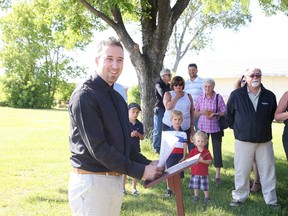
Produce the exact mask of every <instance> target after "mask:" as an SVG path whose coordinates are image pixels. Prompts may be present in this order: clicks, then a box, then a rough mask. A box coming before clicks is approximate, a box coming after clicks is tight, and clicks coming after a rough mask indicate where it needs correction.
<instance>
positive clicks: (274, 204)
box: [268, 203, 278, 209]
mask: <svg viewBox="0 0 288 216" xmlns="http://www.w3.org/2000/svg"><path fill="white" fill-rule="evenodd" d="M268 206H269V207H270V208H272V209H277V208H278V205H277V203H273V204H268Z"/></svg>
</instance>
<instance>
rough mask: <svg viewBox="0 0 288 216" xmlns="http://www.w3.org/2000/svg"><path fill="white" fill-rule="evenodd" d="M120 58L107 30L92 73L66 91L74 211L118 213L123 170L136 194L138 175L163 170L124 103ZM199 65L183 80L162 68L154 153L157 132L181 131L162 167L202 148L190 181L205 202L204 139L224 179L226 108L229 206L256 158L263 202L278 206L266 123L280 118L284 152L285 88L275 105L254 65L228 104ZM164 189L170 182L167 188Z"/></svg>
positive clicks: (241, 192)
mask: <svg viewBox="0 0 288 216" xmlns="http://www.w3.org/2000/svg"><path fill="white" fill-rule="evenodd" d="M123 61H124V50H123V46H122V44H121V43H120V42H119V40H117V39H115V38H113V37H110V38H108V39H106V40H103V41H101V42H100V43H99V45H98V47H97V49H96V58H95V63H96V73H95V74H94V75H92V76H91V77H90V78H88V79H87V80H86V81H85V82H84V83H83V84H82V85H80V86H78V87H77V88H76V89H75V90H74V92H73V93H72V95H71V98H70V102H69V107H68V111H69V116H70V136H69V145H70V151H71V154H72V155H71V158H70V161H71V165H72V172H71V174H70V179H69V187H68V198H69V204H70V207H71V210H72V212H73V215H120V211H121V205H122V200H123V195H124V194H125V192H126V190H125V177H124V178H123V175H124V176H126V175H128V176H131V177H132V178H134V179H133V191H132V193H133V195H138V191H137V189H136V183H137V180H136V179H142V180H153V179H155V178H157V177H159V176H161V175H162V174H163V172H164V170H165V167H158V166H157V164H158V161H157V160H156V161H151V160H149V159H147V158H146V157H145V156H144V155H142V154H141V150H140V146H139V142H140V140H143V139H144V137H143V134H144V131H143V125H142V123H141V122H140V121H139V120H137V117H138V115H139V112H140V111H141V107H140V106H139V105H138V104H136V103H131V104H129V105H128V106H127V103H126V101H125V100H124V99H123V97H122V96H121V95H120V94H119V93H118V92H117V91H116V90H115V89H114V88H115V86H114V84H115V82H116V81H117V79H118V77H119V76H120V74H121V73H122V70H123ZM197 72H198V69H197V65H196V64H190V65H189V66H188V73H189V76H190V79H189V80H188V81H186V82H185V81H184V79H183V78H182V77H180V76H175V77H173V79H172V80H171V71H170V70H169V69H163V70H162V71H161V72H160V80H159V82H157V84H156V86H155V95H156V104H155V109H154V131H153V148H154V151H155V153H159V152H160V148H161V134H162V131H169V132H171V133H173V134H174V135H175V136H177V137H178V138H179V142H178V144H177V146H176V148H175V149H173V152H172V154H171V157H169V158H168V160H167V166H172V165H173V164H175V163H178V162H180V161H183V160H185V158H186V153H187V152H188V157H193V156H194V155H196V154H199V153H200V158H199V163H198V164H197V165H195V166H192V167H191V176H190V183H189V188H192V189H194V197H193V199H194V201H195V202H198V200H199V189H201V190H203V191H204V195H205V203H209V202H210V198H209V176H208V165H209V164H211V163H212V156H211V154H210V152H209V150H208V147H207V146H206V145H208V140H209V136H211V139H212V146H213V157H214V159H213V162H214V166H215V167H216V175H215V181H216V182H221V176H220V170H221V168H222V167H223V163H222V153H221V151H222V150H221V145H222V136H223V132H222V131H221V129H220V127H219V124H218V121H217V120H218V118H219V117H220V116H224V115H225V117H226V118H227V121H228V123H229V126H230V127H231V128H233V130H234V135H235V139H236V140H235V190H233V192H232V197H233V200H232V202H231V203H230V205H231V206H237V205H239V204H241V203H243V202H244V201H245V200H246V199H247V197H248V195H249V191H250V189H249V172H250V170H251V166H252V162H253V160H254V161H255V162H256V164H257V165H258V170H259V176H260V181H261V185H262V192H263V195H264V199H265V202H266V204H267V205H271V206H277V197H276V190H275V188H276V177H275V165H274V153H273V147H272V142H271V139H272V130H271V123H272V120H273V119H274V118H275V119H276V120H277V121H284V122H285V125H286V126H285V130H284V133H283V143H284V147H285V152H286V155H287V152H288V143H287V137H288V126H287V125H288V120H287V119H288V114H287V110H288V107H287V101H288V93H285V94H284V95H283V97H282V98H281V100H280V102H279V105H278V108H277V104H276V97H275V95H274V94H273V93H272V92H271V91H269V90H267V89H265V88H264V86H263V85H262V84H261V76H262V73H261V71H260V69H257V68H251V69H248V70H247V71H246V72H245V75H244V76H243V79H244V78H245V85H244V86H243V87H240V88H238V89H236V90H235V91H233V92H232V93H231V96H230V97H229V100H228V103H227V106H225V103H224V100H223V97H222V96H221V95H219V94H216V92H215V91H214V87H215V82H214V80H213V79H205V80H204V79H201V78H200V77H198V75H197ZM170 81H171V85H170ZM243 83H244V81H243ZM276 108H277V110H276ZM275 111H276V112H275ZM274 113H275V117H274ZM191 137H193V138H191ZM131 143H134V144H133V145H131ZM187 149H188V150H187ZM287 158H288V157H287ZM123 182H124V184H123ZM259 183H260V182H259ZM169 190H170V189H169V188H167V193H168V192H169ZM123 192H124V193H123ZM169 193H170V194H171V192H169Z"/></svg>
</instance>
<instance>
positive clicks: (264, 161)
mask: <svg viewBox="0 0 288 216" xmlns="http://www.w3.org/2000/svg"><path fill="white" fill-rule="evenodd" d="M261 76H262V73H261V70H260V69H258V68H248V69H247V70H246V73H245V79H246V83H247V84H246V85H245V86H243V87H242V88H239V89H236V90H234V91H233V92H232V93H231V95H230V97H229V100H228V102H227V108H226V112H225V115H226V117H227V120H228V122H229V124H230V127H231V128H233V130H234V136H235V157H234V167H235V177H234V180H235V190H233V191H232V197H233V200H232V202H231V203H230V206H238V205H239V204H242V203H243V202H244V201H245V200H246V199H247V198H248V196H249V192H250V188H249V176H250V171H251V167H252V161H253V158H254V156H255V159H256V163H257V166H258V170H259V175H260V181H261V185H262V192H263V197H264V200H265V203H266V204H267V205H269V206H271V207H277V197H276V175H275V161H274V152H273V146H272V141H271V140H272V121H273V119H274V113H275V110H276V107H277V102H276V97H275V95H274V93H272V92H271V91H269V90H267V89H266V88H264V86H263V85H262V84H261Z"/></svg>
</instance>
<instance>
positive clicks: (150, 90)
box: [80, 0, 189, 138]
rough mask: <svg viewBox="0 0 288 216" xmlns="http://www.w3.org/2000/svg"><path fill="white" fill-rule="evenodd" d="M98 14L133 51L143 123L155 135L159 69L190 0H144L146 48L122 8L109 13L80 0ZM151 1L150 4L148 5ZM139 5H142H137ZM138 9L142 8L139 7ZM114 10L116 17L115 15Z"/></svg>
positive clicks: (143, 15)
mask: <svg viewBox="0 0 288 216" xmlns="http://www.w3.org/2000/svg"><path fill="white" fill-rule="evenodd" d="M80 3H81V4H83V5H84V6H85V7H86V8H87V9H88V10H90V11H91V12H92V13H93V14H94V15H95V16H97V17H99V18H101V19H102V20H103V21H105V22H106V23H107V24H108V25H110V26H111V27H112V28H113V29H114V30H115V32H116V34H117V35H118V36H119V39H120V41H121V42H122V43H123V45H124V47H125V49H126V50H127V51H128V52H129V55H130V59H131V62H132V64H133V66H134V68H135V69H136V73H137V77H138V83H139V87H140V97H141V108H142V123H143V125H144V131H145V137H146V138H151V135H152V133H151V132H152V130H153V108H154V100H155V99H154V86H155V83H156V81H157V80H158V79H159V72H160V70H161V69H162V67H163V61H164V57H165V53H166V49H167V45H168V42H169V39H170V36H171V34H172V31H173V27H174V25H175V23H176V22H177V20H178V19H179V17H180V15H181V14H182V13H183V11H184V10H185V8H186V7H187V5H188V3H189V0H177V1H176V2H175V4H174V6H173V7H171V2H170V1H168V0H157V1H156V0H148V1H146V0H145V1H144V0H141V1H140V6H141V15H140V25H141V34H142V49H140V47H139V45H138V44H137V43H135V42H134V40H133V39H132V37H131V35H129V33H128V32H127V30H126V27H125V25H124V21H123V17H122V14H121V10H120V9H119V8H118V7H117V6H115V5H111V9H110V12H109V15H106V14H105V13H104V12H103V11H100V10H97V8H95V7H93V6H92V5H90V4H89V3H88V2H87V1H85V0H80ZM148 4H149V6H148ZM137 7H138V5H137ZM137 9H138V8H137ZM111 14H112V16H113V19H111Z"/></svg>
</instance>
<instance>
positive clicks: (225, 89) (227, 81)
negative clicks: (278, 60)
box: [214, 69, 288, 101]
mask: <svg viewBox="0 0 288 216" xmlns="http://www.w3.org/2000/svg"><path fill="white" fill-rule="evenodd" d="M287 70H288V69H287ZM240 77H241V75H239V77H223V78H220V77H219V78H214V80H215V83H216V86H215V91H216V92H217V93H219V94H221V95H222V96H223V97H224V99H225V101H227V98H228V97H229V95H230V93H231V91H233V90H234V89H235V87H236V83H237V80H238V79H239V78H240ZM262 83H263V85H264V87H265V88H267V89H269V90H270V91H272V92H273V93H274V94H275V95H276V98H277V101H279V100H280V98H281V96H282V95H283V94H284V92H286V91H288V74H282V75H274V76H272V75H265V74H263V76H262Z"/></svg>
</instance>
